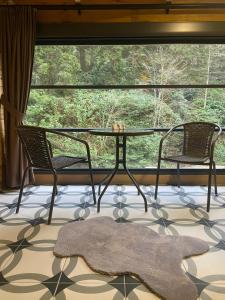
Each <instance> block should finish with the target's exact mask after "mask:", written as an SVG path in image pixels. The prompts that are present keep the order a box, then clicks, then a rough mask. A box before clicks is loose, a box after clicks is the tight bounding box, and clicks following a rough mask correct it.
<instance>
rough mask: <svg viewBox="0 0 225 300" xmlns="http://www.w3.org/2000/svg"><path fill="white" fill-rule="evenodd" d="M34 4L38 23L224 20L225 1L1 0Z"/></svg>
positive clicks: (9, 3)
mask: <svg viewBox="0 0 225 300" xmlns="http://www.w3.org/2000/svg"><path fill="white" fill-rule="evenodd" d="M0 5H33V6H36V7H37V11H38V22H39V23H77V22H79V23H90V22H93V23H112V22H115V23H121V22H132V23H134V22H221V21H222V22H224V21H225V0H217V1H209V0H208V1H207V0H199V1H193V0H171V1H165V0H152V1H149V0H139V1H137V0H136V1H135V0H114V1H113V0H108V1H107V0H98V1H95V0H81V1H79V0H54V1H53V0H31V1H28V0H0Z"/></svg>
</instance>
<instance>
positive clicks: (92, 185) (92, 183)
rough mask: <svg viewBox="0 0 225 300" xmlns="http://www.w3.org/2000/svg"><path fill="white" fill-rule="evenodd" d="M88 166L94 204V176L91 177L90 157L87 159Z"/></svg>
mask: <svg viewBox="0 0 225 300" xmlns="http://www.w3.org/2000/svg"><path fill="white" fill-rule="evenodd" d="M88 167H89V173H90V178H91V189H92V194H93V200H94V204H96V195H95V185H94V178H93V172H92V166H91V161H90V158H89V159H88Z"/></svg>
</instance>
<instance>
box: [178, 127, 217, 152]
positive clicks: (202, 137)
mask: <svg viewBox="0 0 225 300" xmlns="http://www.w3.org/2000/svg"><path fill="white" fill-rule="evenodd" d="M183 127H184V144H183V154H184V155H189V156H193V157H201V158H203V157H209V156H210V150H211V144H212V138H213V135H214V132H215V128H216V127H218V126H217V125H216V124H213V123H205V122H193V123H187V124H183Z"/></svg>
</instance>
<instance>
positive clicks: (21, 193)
mask: <svg viewBox="0 0 225 300" xmlns="http://www.w3.org/2000/svg"><path fill="white" fill-rule="evenodd" d="M29 169H30V167H26V169H25V170H24V173H23V178H22V183H21V186H20V193H19V198H18V202H17V207H16V214H18V212H19V209H20V203H21V200H22V196H23V188H24V182H25V178H26V175H27V171H28V170H29Z"/></svg>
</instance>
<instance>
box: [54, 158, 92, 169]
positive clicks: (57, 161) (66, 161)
mask: <svg viewBox="0 0 225 300" xmlns="http://www.w3.org/2000/svg"><path fill="white" fill-rule="evenodd" d="M51 161H52V165H53V168H54V169H62V168H66V167H69V166H72V165H74V164H77V163H82V162H86V161H87V160H86V158H85V157H72V156H63V155H61V156H55V157H52V158H51Z"/></svg>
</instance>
